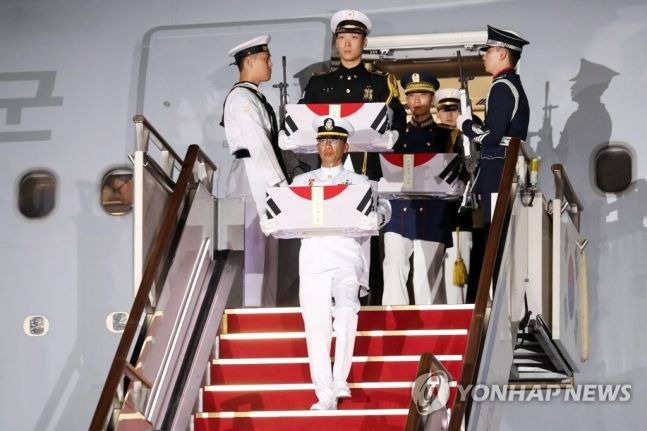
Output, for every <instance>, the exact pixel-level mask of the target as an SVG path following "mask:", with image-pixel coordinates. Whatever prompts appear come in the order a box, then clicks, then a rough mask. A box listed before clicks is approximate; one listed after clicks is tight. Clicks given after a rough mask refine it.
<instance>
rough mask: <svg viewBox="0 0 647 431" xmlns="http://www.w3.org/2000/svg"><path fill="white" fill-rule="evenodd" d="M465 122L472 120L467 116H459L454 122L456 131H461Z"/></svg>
mask: <svg viewBox="0 0 647 431" xmlns="http://www.w3.org/2000/svg"><path fill="white" fill-rule="evenodd" d="M467 120H472V119H471V118H470V117H469V116H468V115H465V114H461V115H459V116H458V119H457V120H456V127H457V128H458V130H460V131H463V123H464V122H466V121H467Z"/></svg>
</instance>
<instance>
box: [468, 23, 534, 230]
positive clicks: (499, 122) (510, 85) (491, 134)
mask: <svg viewBox="0 0 647 431" xmlns="http://www.w3.org/2000/svg"><path fill="white" fill-rule="evenodd" d="M527 43H528V42H527V41H525V40H523V39H520V38H519V37H517V36H515V35H512V34H511V33H508V32H504V31H501V30H497V29H495V28H493V27H490V26H488V43H487V45H486V46H485V47H484V48H482V49H487V48H489V47H493V46H500V47H504V48H508V49H514V50H516V51H518V52H521V47H523V45H526V44H527ZM529 119H530V108H529V106H528V98H527V97H526V93H525V91H524V90H523V86H522V85H521V79H520V78H519V75H517V73H516V72H515V70H514V69H513V68H510V69H506V70H504V71H503V72H501V73H499V74H498V75H497V76H495V77H494V78H493V81H492V85H491V86H490V90H489V91H488V95H487V99H486V105H485V121H484V124H483V126H479V125H477V124H475V123H474V122H473V121H472V120H466V121H465V122H464V123H463V125H462V132H463V133H464V134H465V135H466V136H467V137H468V138H470V139H471V140H474V141H475V142H478V143H479V144H481V145H482V150H481V163H480V166H479V172H478V175H477V178H476V182H475V184H474V189H473V191H474V193H477V194H479V195H481V201H482V206H483V216H484V219H485V220H486V223H489V221H490V213H491V203H490V193H497V192H498V191H499V183H500V182H501V176H502V175H503V164H504V162H505V156H506V154H507V150H508V142H507V138H519V139H521V140H525V139H526V137H527V135H528V122H529Z"/></svg>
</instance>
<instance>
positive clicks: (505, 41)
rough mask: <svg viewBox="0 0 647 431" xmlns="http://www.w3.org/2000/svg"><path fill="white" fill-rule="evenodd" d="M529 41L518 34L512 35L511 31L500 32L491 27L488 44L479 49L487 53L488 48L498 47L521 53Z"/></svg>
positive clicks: (489, 28) (489, 27)
mask: <svg viewBox="0 0 647 431" xmlns="http://www.w3.org/2000/svg"><path fill="white" fill-rule="evenodd" d="M528 43H529V42H528V41H527V40H525V39H522V38H520V37H519V36H517V35H516V34H513V33H510V32H509V31H504V30H499V29H498V28H494V27H492V26H491V25H488V26H487V42H486V43H485V45H483V46H481V47H480V48H479V49H480V50H481V51H487V49H488V48H490V47H493V46H498V47H501V48H508V49H511V50H513V51H517V52H521V50H522V49H523V47H524V46H525V45H528Z"/></svg>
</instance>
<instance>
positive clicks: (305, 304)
mask: <svg viewBox="0 0 647 431" xmlns="http://www.w3.org/2000/svg"><path fill="white" fill-rule="evenodd" d="M313 258H315V259H316V257H313ZM300 276H301V282H300V285H299V301H300V304H301V315H302V316H303V322H304V324H305V330H306V344H307V346H308V360H309V363H310V378H311V379H312V383H314V386H315V393H316V395H317V398H318V399H319V400H320V401H323V402H327V401H330V400H332V399H333V398H334V390H333V388H334V387H335V386H336V385H338V386H340V385H345V384H346V379H347V378H348V374H349V372H350V367H351V365H352V361H353V348H354V346H355V334H356V333H357V312H358V311H359V307H360V304H359V299H358V296H357V295H358V293H359V283H358V281H357V274H356V270H355V268H353V267H342V268H339V269H336V270H330V271H326V272H323V273H317V274H301V275H300ZM333 298H334V300H335V302H334V306H333ZM333 330H334V331H335V337H336V340H335V363H334V366H333V367H332V370H331V366H330V345H331V342H332V331H333Z"/></svg>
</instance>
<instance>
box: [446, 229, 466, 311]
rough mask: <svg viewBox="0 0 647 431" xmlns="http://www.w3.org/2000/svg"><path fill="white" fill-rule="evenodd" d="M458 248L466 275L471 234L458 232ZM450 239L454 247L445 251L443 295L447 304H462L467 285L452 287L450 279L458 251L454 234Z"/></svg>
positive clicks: (456, 238)
mask: <svg viewBox="0 0 647 431" xmlns="http://www.w3.org/2000/svg"><path fill="white" fill-rule="evenodd" d="M459 235H460V248H461V259H463V263H464V264H465V268H467V273H468V274H469V270H470V252H471V251H472V232H463V231H460V233H459ZM452 239H453V240H454V246H453V247H452V248H448V249H445V295H446V296H447V303H448V304H463V303H464V302H465V300H464V298H465V295H466V293H467V285H465V286H463V287H458V286H454V284H453V283H452V279H453V278H454V262H455V261H456V251H457V250H458V248H457V244H458V237H457V236H456V232H455V231H454V232H452Z"/></svg>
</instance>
